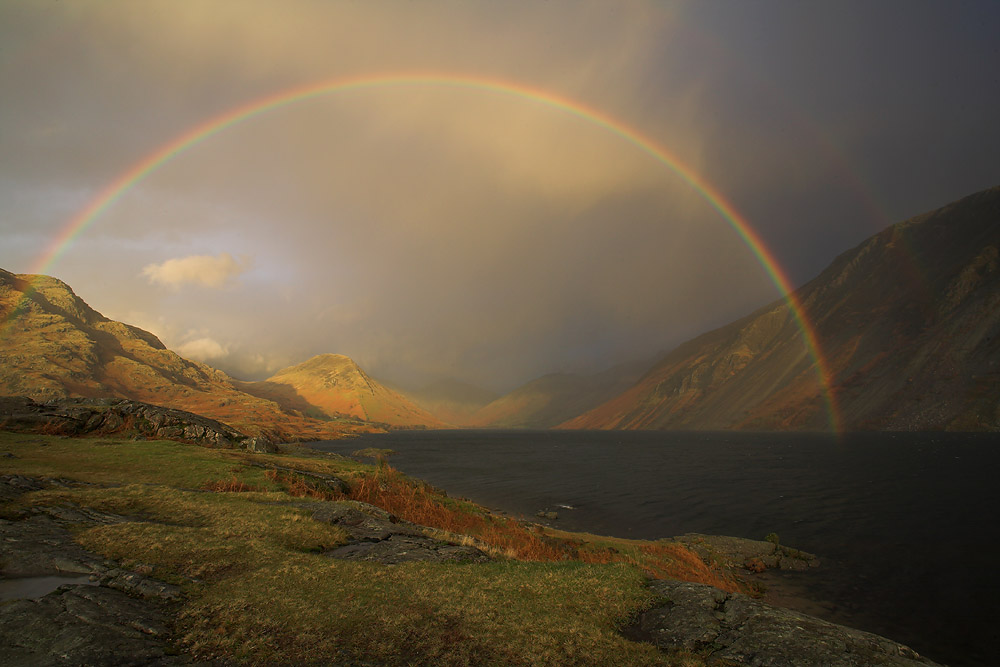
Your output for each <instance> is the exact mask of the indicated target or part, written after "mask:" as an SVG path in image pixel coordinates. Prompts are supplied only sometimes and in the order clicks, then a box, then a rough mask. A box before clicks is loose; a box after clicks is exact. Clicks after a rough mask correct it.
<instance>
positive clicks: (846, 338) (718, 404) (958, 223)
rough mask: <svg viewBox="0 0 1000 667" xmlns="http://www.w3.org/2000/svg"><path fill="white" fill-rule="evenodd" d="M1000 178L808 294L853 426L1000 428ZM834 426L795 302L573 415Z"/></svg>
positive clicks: (651, 421) (702, 344)
mask: <svg viewBox="0 0 1000 667" xmlns="http://www.w3.org/2000/svg"><path fill="white" fill-rule="evenodd" d="M998 249H1000V187H996V188H991V189H989V190H985V191H983V192H980V193H977V194H974V195H971V196H969V197H966V198H964V199H961V200H959V201H957V202H954V203H952V204H949V205H947V206H945V207H942V208H940V209H937V210H935V211H931V212H929V213H926V214H923V215H920V216H917V217H915V218H912V219H910V220H907V221H905V222H901V223H898V224H896V225H893V226H891V227H889V228H887V229H885V230H883V231H882V232H880V233H879V234H876V235H875V236H873V237H871V238H869V239H868V240H866V241H865V242H864V243H862V244H860V245H859V246H858V247H856V248H854V249H852V250H849V251H848V252H845V253H843V254H842V255H840V256H839V257H838V258H837V259H836V260H834V262H833V263H832V264H831V265H830V266H829V267H828V268H827V269H826V270H825V271H823V272H822V273H821V274H820V275H819V276H818V277H817V278H815V279H814V280H812V281H811V282H809V283H808V284H806V285H805V286H803V287H802V288H801V289H799V290H798V292H797V294H798V297H799V299H800V300H801V302H802V304H803V307H804V311H805V315H806V319H807V320H809V321H811V322H812V323H813V325H814V327H815V329H816V332H817V337H818V340H819V344H820V347H821V349H822V350H823V352H824V354H825V356H826V358H827V362H828V365H829V371H830V375H831V378H832V387H833V392H834V396H835V399H836V402H837V404H838V405H839V410H840V415H841V419H842V423H843V427H844V428H846V429H858V430H869V429H871V430H880V429H881V430H938V429H953V430H997V429H1000V342H998V334H1000V252H998ZM828 425H829V421H828V418H827V413H826V409H825V406H824V400H823V395H822V386H821V384H820V382H819V381H818V379H817V376H816V373H815V369H814V365H813V361H812V359H811V357H810V356H809V354H808V353H807V350H806V348H805V345H804V344H803V342H802V338H801V334H800V331H799V328H798V326H797V325H796V322H795V320H794V318H793V314H792V313H791V312H790V309H789V307H788V304H787V303H786V302H785V301H784V300H781V301H776V302H775V303H772V304H770V305H768V306H766V307H764V308H762V309H760V310H758V311H757V312H755V313H753V314H751V315H749V316H748V317H745V318H743V319H741V320H738V321H736V322H733V323H732V324H729V325H727V326H725V327H721V328H719V329H716V330H715V331H711V332H709V333H706V334H704V335H702V336H699V337H697V338H695V339H693V340H691V341H689V342H687V343H685V344H683V345H681V346H680V347H678V348H676V349H675V350H673V351H672V352H670V353H669V354H667V355H666V356H665V357H664V358H663V359H662V360H661V361H660V362H659V363H657V364H656V365H655V366H654V367H653V368H652V369H651V370H650V371H649V372H648V373H647V374H646V375H645V376H643V378H642V379H641V380H640V381H639V382H638V383H637V384H635V385H634V386H633V387H631V388H630V389H628V390H627V391H626V392H624V393H623V394H621V395H619V396H617V397H616V398H614V399H612V400H610V401H608V402H606V403H604V404H602V405H600V406H598V407H596V408H594V409H593V410H590V411H588V412H586V413H585V414H582V415H580V416H579V417H576V418H574V419H571V420H569V421H567V422H565V423H564V424H563V425H562V426H563V427H564V428H598V429H615V428H624V429H685V428H691V429H728V428H752V429H816V430H822V429H825V428H828Z"/></svg>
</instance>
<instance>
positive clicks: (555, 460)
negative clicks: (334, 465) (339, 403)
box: [315, 431, 1000, 665]
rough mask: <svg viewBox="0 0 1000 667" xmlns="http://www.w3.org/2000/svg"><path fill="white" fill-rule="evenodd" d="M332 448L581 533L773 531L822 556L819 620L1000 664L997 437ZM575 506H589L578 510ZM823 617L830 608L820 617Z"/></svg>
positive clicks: (957, 661)
mask: <svg viewBox="0 0 1000 667" xmlns="http://www.w3.org/2000/svg"><path fill="white" fill-rule="evenodd" d="M360 440H361V441H360V442H359V440H358V439H352V440H350V441H335V442H330V443H317V444H316V445H315V446H317V447H318V448H321V449H325V450H327V451H335V452H339V453H342V454H349V453H350V452H351V451H354V450H356V449H359V448H362V447H369V446H371V447H384V448H389V449H393V450H395V451H396V452H398V453H397V454H396V455H394V456H393V457H392V458H391V462H392V464H393V465H394V466H396V467H398V468H400V469H401V470H403V471H404V472H406V473H408V474H411V475H413V476H415V477H420V478H422V479H425V480H427V481H428V482H430V483H431V484H434V485H436V486H440V487H442V488H444V489H447V490H448V492H449V493H451V494H454V495H459V496H466V497H469V498H472V499H473V500H476V501H478V502H480V503H482V504H484V505H486V506H488V507H493V508H496V509H500V510H503V511H506V512H509V513H511V514H514V515H523V516H525V517H534V516H535V514H536V512H538V511H539V510H544V509H558V515H559V519H558V521H557V524H558V525H559V526H560V527H562V528H565V529H567V530H581V531H587V532H593V533H598V534H607V535H615V536H619V537H633V538H646V539H656V538H660V537H669V536H674V535H680V534H683V533H687V532H700V533H714V534H720V535H735V536H738V537H748V538H751V539H758V540H759V539H763V538H764V536H765V535H767V534H768V533H771V532H775V533H777V534H778V535H779V536H780V537H781V541H782V542H783V543H785V544H788V545H791V546H794V547H797V548H800V549H804V550H806V551H811V552H813V553H816V554H818V555H819V556H820V557H821V559H822V561H823V563H824V564H823V566H822V567H821V568H820V569H819V570H817V571H814V572H811V573H809V574H808V575H805V576H802V577H800V578H795V579H794V581H791V580H790V581H789V582H788V584H787V586H790V587H791V588H787V589H786V591H785V593H784V594H787V595H789V596H793V595H794V594H795V593H789V592H788V591H802V592H803V593H804V594H805V595H807V596H808V597H811V598H812V599H813V600H815V601H816V602H815V608H816V609H817V610H819V611H817V613H816V615H819V616H823V617H826V618H829V619H830V620H834V621H836V622H839V623H845V624H847V625H852V626H855V627H859V628H862V629H865V630H869V631H872V632H877V633H879V634H883V635H886V636H889V637H891V638H893V639H895V640H898V641H901V642H903V643H906V644H909V645H910V646H912V647H913V648H915V649H916V650H918V651H920V652H921V653H925V654H927V655H929V656H930V657H932V658H934V659H936V660H939V661H942V662H947V663H949V664H952V665H975V664H990V662H991V656H992V653H991V651H992V649H991V647H990V646H989V645H988V638H989V637H992V635H993V628H992V621H993V618H991V617H990V615H989V614H983V613H982V610H983V609H988V608H992V599H991V598H992V596H993V592H994V591H996V590H1000V569H998V568H996V567H995V566H994V563H993V562H992V561H993V556H992V554H994V553H995V552H996V550H997V548H998V547H1000V503H998V502H996V499H995V494H994V491H993V489H994V487H995V475H996V471H997V470H998V463H1000V435H997V434H953V433H947V434H941V433H933V434H928V433H924V434H919V433H918V434H909V433H905V434H904V433H889V434H886V433H869V434H850V435H847V436H843V437H841V438H833V437H832V436H828V435H822V434H798V433H777V434H774V433H772V434H763V433H656V432H606V431H605V432H580V431H542V432H531V431H522V432H518V431H411V432H394V433H389V434H385V435H376V436H365V437H363V438H361V439H360ZM566 506H569V507H572V508H574V509H566ZM820 611H822V612H823V613H819V612H820Z"/></svg>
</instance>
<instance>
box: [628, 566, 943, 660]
mask: <svg viewBox="0 0 1000 667" xmlns="http://www.w3.org/2000/svg"><path fill="white" fill-rule="evenodd" d="M650 588H651V589H652V590H653V591H654V592H655V593H657V594H658V595H660V596H662V600H663V601H662V602H661V603H660V604H659V605H658V606H656V607H655V608H653V609H650V610H649V611H647V612H645V613H643V614H642V615H641V616H640V617H639V619H638V620H637V621H636V622H635V624H634V625H633V626H631V627H630V628H628V629H626V631H625V634H626V636H628V637H630V638H632V639H637V640H642V641H649V642H652V643H653V644H655V645H656V646H657V647H659V648H660V649H662V650H664V651H678V650H681V651H691V652H695V653H698V654H701V655H704V656H705V659H706V663H707V664H709V665H757V666H762V667H763V666H775V667H777V666H785V665H796V666H798V667H812V666H815V667H866V666H868V665H897V666H899V667H903V666H911V667H913V666H916V665H933V664H935V663H933V662H931V661H929V660H927V659H925V658H923V657H921V656H920V655H919V654H918V653H917V652H916V651H914V650H912V649H910V648H908V647H906V646H903V645H902V644H897V643H896V642H894V641H891V640H889V639H885V638H883V637H879V636H878V635H873V634H870V633H868V632H862V631H861V630H854V629H852V628H848V627H845V626H843V625H836V624H835V623H829V622H827V621H822V620H820V619H818V618H814V617H812V616H806V615H805V614H800V613H798V612H794V611H791V610H788V609H781V608H779V607H772V606H770V605H767V604H765V603H763V602H760V601H759V600H755V599H753V598H751V597H749V596H746V595H741V594H739V593H727V592H725V591H721V590H719V589H717V588H713V587H711V586H707V585H705V584H693V583H687V582H681V581H672V580H662V581H656V582H653V583H652V584H651V585H650Z"/></svg>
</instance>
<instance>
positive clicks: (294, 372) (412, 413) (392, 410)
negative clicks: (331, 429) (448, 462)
mask: <svg viewBox="0 0 1000 667" xmlns="http://www.w3.org/2000/svg"><path fill="white" fill-rule="evenodd" d="M241 387H242V388H243V389H245V390H246V391H248V392H250V393H253V394H255V395H257V396H260V397H265V398H269V399H271V400H274V401H277V402H279V403H282V404H284V405H286V406H288V407H295V408H297V409H301V410H303V411H306V410H309V412H308V413H307V414H321V415H323V416H326V417H350V418H355V419H361V420H364V421H368V422H376V423H380V424H388V425H390V426H397V427H401V426H411V427H431V428H443V427H445V426H446V424H445V423H444V422H442V421H441V420H439V419H437V418H436V417H434V416H433V415H431V414H430V413H429V412H427V411H426V410H423V409H421V408H419V407H417V406H416V405H414V404H413V403H411V402H410V401H408V400H407V399H406V398H404V397H403V396H402V395H400V394H398V393H397V392H395V391H392V390H391V389H388V388H387V387H385V386H383V385H381V384H379V383H378V382H376V381H375V380H373V379H372V378H371V377H369V376H368V374H367V373H365V372H364V371H363V370H361V368H360V367H359V366H358V365H357V364H356V363H354V361H352V360H351V359H350V358H349V357H345V356H344V355H341V354H320V355H318V356H315V357H313V358H312V359H309V360H308V361H305V362H303V363H301V364H298V365H297V366H291V367H289V368H285V369H283V370H280V371H278V372H277V373H275V374H274V375H273V376H271V377H270V378H268V379H267V380H265V381H264V382H254V383H242V384H241Z"/></svg>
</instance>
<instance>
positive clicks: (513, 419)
mask: <svg viewBox="0 0 1000 667" xmlns="http://www.w3.org/2000/svg"><path fill="white" fill-rule="evenodd" d="M641 368H642V366H638V365H636V364H625V365H621V366H616V367H614V368H612V369H610V370H607V371H604V372H603V373H598V374H595V375H576V374H571V373H551V374H549V375H544V376H542V377H540V378H538V379H536V380H532V381H531V382H528V383H527V384H525V385H522V386H521V387H518V388H517V389H515V390H513V391H511V392H510V393H508V394H505V395H503V396H501V397H500V398H498V399H496V400H495V401H493V402H491V403H489V404H488V405H486V406H483V407H482V408H481V409H480V410H478V411H477V412H476V413H475V414H474V415H472V416H471V417H469V419H468V421H467V422H466V424H467V425H469V426H478V427H483V428H535V429H544V428H551V427H553V426H556V425H557V424H559V423H561V422H563V421H565V420H567V419H570V418H571V417H573V416H575V415H579V414H580V413H581V412H584V411H585V410H589V409H590V408H592V407H594V406H596V405H600V404H601V403H602V402H604V401H606V400H608V399H610V398H611V397H613V396H616V395H617V394H619V393H620V392H622V391H624V390H625V389H626V388H627V387H629V386H631V385H632V383H633V382H635V381H636V379H637V378H638V377H639V376H640V375H641V373H642V370H641Z"/></svg>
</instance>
